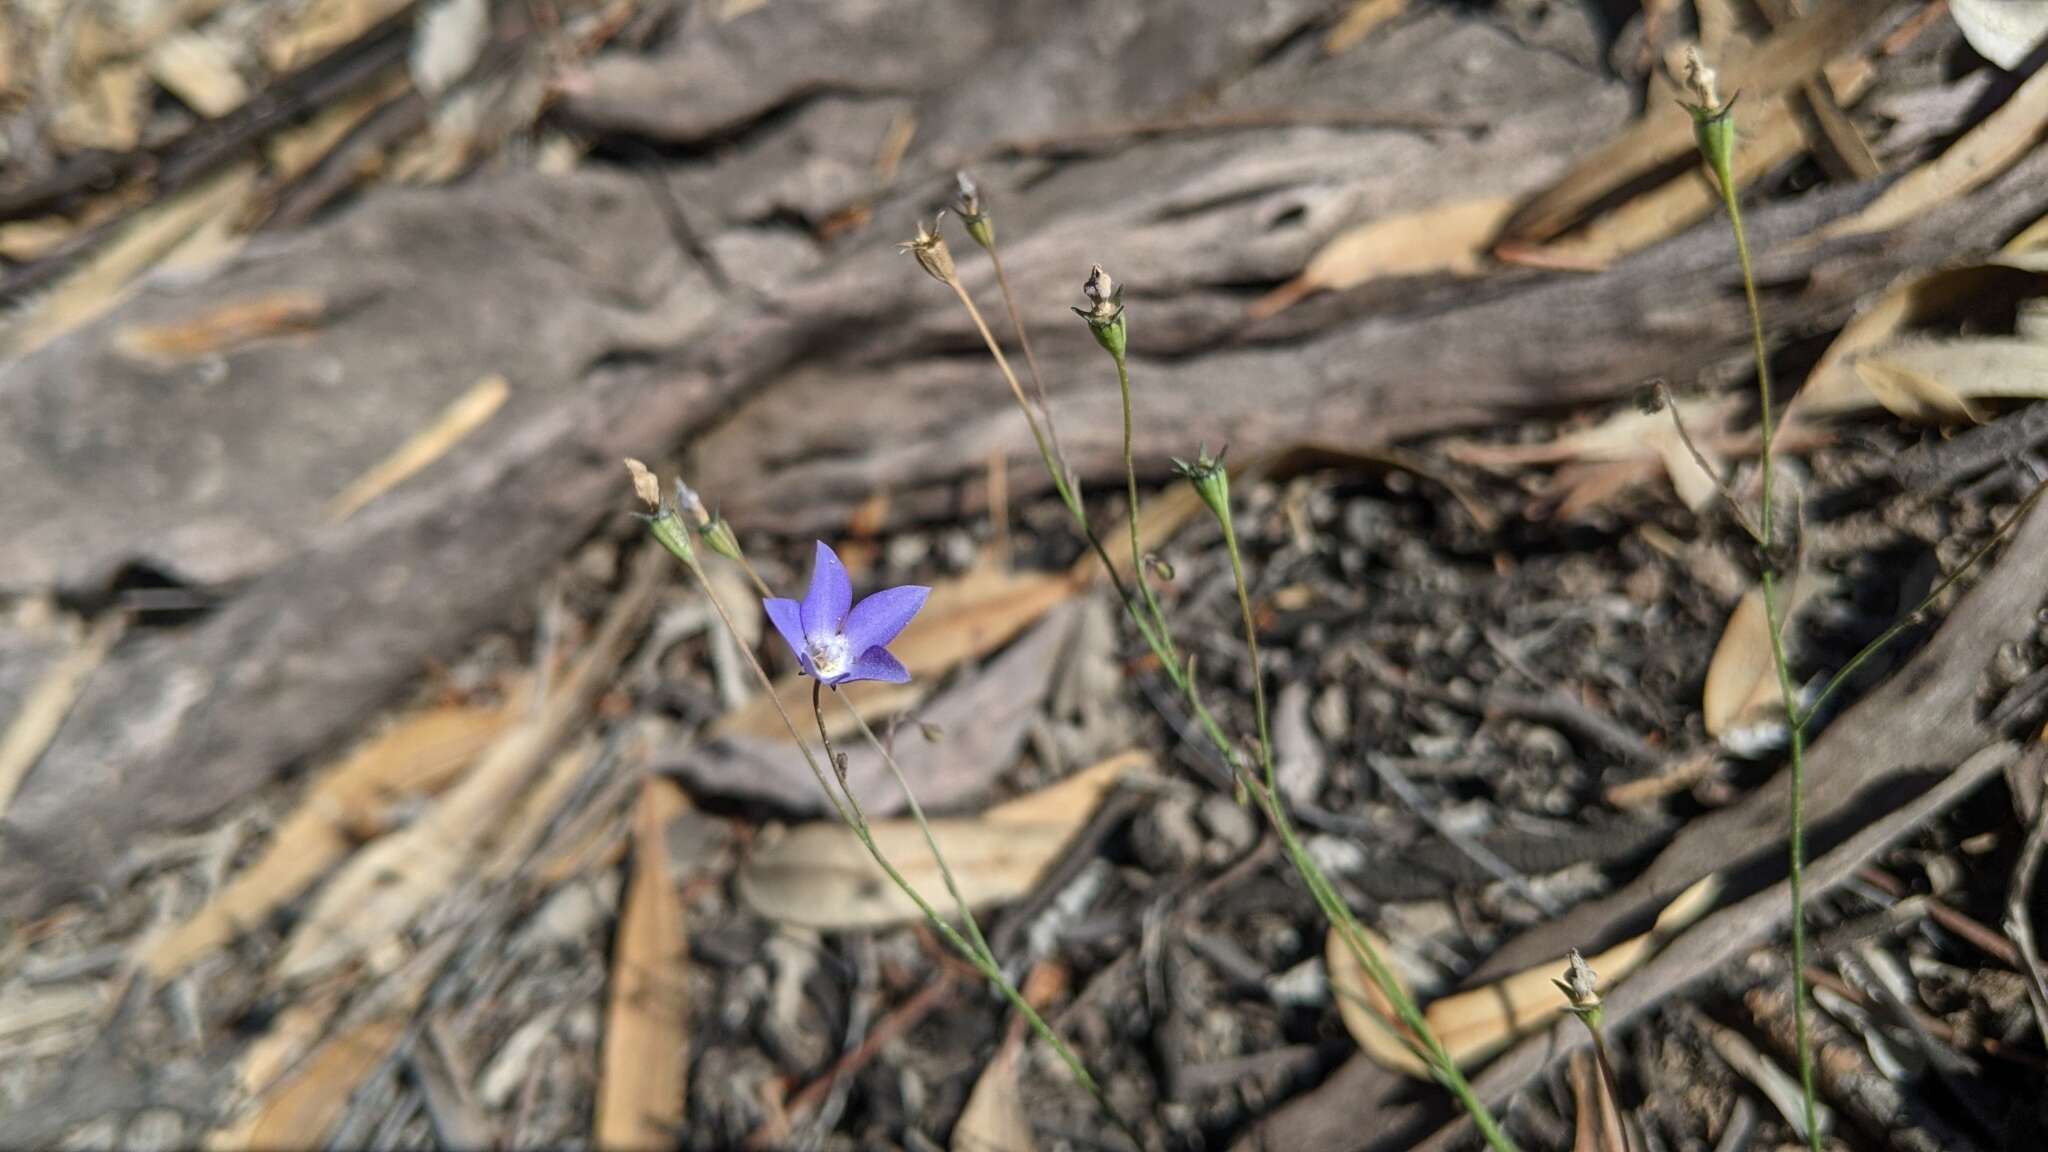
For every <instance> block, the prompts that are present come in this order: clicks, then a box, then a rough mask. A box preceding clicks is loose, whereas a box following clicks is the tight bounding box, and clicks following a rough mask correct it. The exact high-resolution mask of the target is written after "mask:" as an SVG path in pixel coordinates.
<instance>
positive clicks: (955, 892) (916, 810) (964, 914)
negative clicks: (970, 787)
mask: <svg viewBox="0 0 2048 1152" xmlns="http://www.w3.org/2000/svg"><path fill="white" fill-rule="evenodd" d="M818 693H819V685H818V684H817V682H815V681H813V682H812V684H811V707H812V708H817V707H818ZM832 694H833V695H834V696H838V697H839V703H840V704H841V705H843V706H844V707H845V708H846V714H847V715H849V716H851V717H853V722H854V723H855V724H856V725H858V726H859V727H860V734H861V735H862V736H865V737H866V738H867V741H868V744H869V745H870V746H872V747H873V748H874V750H875V752H876V754H878V755H879V756H881V758H882V763H883V764H885V765H887V766H888V768H889V774H890V775H891V776H894V777H895V778H896V786H897V787H899V788H901V789H902V790H903V798H904V800H906V801H908V802H909V805H910V817H911V819H912V820H915V821H916V822H917V830H918V831H919V832H922V833H924V844H925V847H926V848H929V849H931V853H932V860H933V861H934V862H936V863H937V864H938V866H939V875H940V876H941V877H942V878H944V880H945V882H946V891H947V892H948V893H949V894H950V895H951V896H952V897H953V907H954V908H956V909H958V910H959V913H960V922H961V923H963V924H965V925H967V934H968V935H969V936H971V937H973V938H974V946H975V947H976V948H977V949H979V950H980V952H981V954H982V956H983V957H984V958H986V959H987V960H988V962H989V963H991V964H995V963H997V961H996V953H995V949H993V948H990V947H989V946H988V940H987V938H986V937H984V936H983V935H982V934H981V925H980V923H978V922H977V921H976V920H975V918H974V911H973V910H972V909H970V908H969V907H968V906H967V897H966V896H964V895H962V894H961V892H960V883H959V881H958V880H956V879H954V877H953V868H952V866H951V865H950V864H947V863H946V854H945V853H943V852H941V851H939V841H938V838H937V837H936V836H933V835H932V825H931V821H929V820H927V819H925V815H924V805H922V804H919V803H918V802H917V793H916V792H913V791H911V788H910V781H909V779H908V778H906V777H905V776H904V775H903V769H902V768H900V767H898V766H897V764H896V757H895V755H894V754H893V753H891V752H890V751H889V747H888V745H886V744H884V743H882V741H881V738H880V737H878V736H876V735H875V731H874V729H872V728H870V727H868V722H867V718H866V717H865V716H862V715H861V714H860V710H859V709H858V708H855V707H854V706H853V702H852V701H851V700H848V699H847V698H846V697H845V696H844V695H842V694H841V693H840V692H839V690H838V689H836V688H835V689H833V690H832ZM818 731H819V732H821V733H822V732H824V731H825V716H824V713H823V712H820V713H819V715H818Z"/></svg>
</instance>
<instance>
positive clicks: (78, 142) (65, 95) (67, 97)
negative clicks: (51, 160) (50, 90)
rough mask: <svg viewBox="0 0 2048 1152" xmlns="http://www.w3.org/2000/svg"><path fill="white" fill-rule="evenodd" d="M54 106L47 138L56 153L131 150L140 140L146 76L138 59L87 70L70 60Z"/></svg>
mask: <svg viewBox="0 0 2048 1152" xmlns="http://www.w3.org/2000/svg"><path fill="white" fill-rule="evenodd" d="M56 103H57V107H56V115H55V116H54V117H53V118H52V120H51V124H50V136H51V139H52V141H53V142H54V143H55V144H56V145H57V147H58V148H59V149H60V150H62V151H65V152H76V151H81V150H84V149H88V148H101V149H105V150H107V151H109V152H129V151H133V150H134V148H135V146H136V145H137V144H139V143H141V142H142V122H143V113H144V112H145V111H146V110H147V108H148V103H149V77H148V76H146V75H145V74H144V73H143V70H142V62H141V61H139V60H108V61H105V62H103V63H101V64H98V65H96V66H92V67H80V66H79V64H78V62H77V61H76V60H74V61H73V67H71V68H70V69H68V75H67V78H66V82H65V83H64V84H63V85H62V86H61V88H60V89H59V92H58V97H57V102H56Z"/></svg>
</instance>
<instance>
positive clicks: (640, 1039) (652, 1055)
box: [592, 776, 690, 1149]
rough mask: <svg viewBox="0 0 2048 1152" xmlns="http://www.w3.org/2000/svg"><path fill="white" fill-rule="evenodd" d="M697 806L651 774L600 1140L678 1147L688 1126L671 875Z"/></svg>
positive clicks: (613, 999)
mask: <svg viewBox="0 0 2048 1152" xmlns="http://www.w3.org/2000/svg"><path fill="white" fill-rule="evenodd" d="M687 807H688V804H687V802H686V801H685V800H684V799H683V794H682V792H681V791H679V790H678V789H677V788H676V786H675V784H674V783H673V782H671V781H668V780H664V779H662V778H660V777H658V776H657V777H649V778H647V779H646V780H645V781H643V782H642V784H641V791H640V801H639V804H638V805H637V806H636V807H635V808H634V810H633V866H632V874H631V880H630V881H629V883H628V885H627V888H626V896H625V907H624V910H623V911H622V912H621V913H620V915H619V930H618V939H617V941H616V942H615V944H614V947H613V949H612V978H611V991H610V994H609V996H608V997H607V1000H608V1003H607V1006H606V1009H605V1033H604V1065H603V1069H602V1073H601V1075H600V1078H599V1081H598V1096H597V1119H596V1127H595V1129H594V1131H593V1134H592V1135H593V1144H594V1145H595V1146H596V1147H598V1148H648V1149H655V1148H669V1147H672V1146H673V1145H674V1144H675V1141H676V1136H677V1134H678V1133H679V1132H681V1131H682V1127H683V1100H684V1096H685V1095H686V1083H685V1080H686V1074H687V1069H688V1065H689V1009H690V998H689V943H688V935H687V932H688V929H687V928H686V927H685V924H684V920H683V902H682V897H681V894H680V893H679V892H677V890H676V886H675V884H674V882H673V881H672V880H671V879H670V877H669V872H668V828H669V825H670V824H672V823H674V822H675V820H676V818H677V817H679V816H681V815H682V814H683V810H684V809H685V808H687Z"/></svg>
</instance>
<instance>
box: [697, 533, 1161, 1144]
mask: <svg viewBox="0 0 2048 1152" xmlns="http://www.w3.org/2000/svg"><path fill="white" fill-rule="evenodd" d="M659 535H660V534H659V533H657V537H659ZM663 543H664V544H665V545H666V544H667V543H668V541H666V540H664V541H663ZM670 551H671V552H673V553H675V554H676V556H677V557H678V558H679V559H681V560H682V562H683V565H684V567H686V568H688V569H689V572H690V575H691V576H692V577H694V578H695V579H696V581H697V586H698V587H699V588H700V589H702V590H703V592H704V596H705V598H706V599H707V600H709V601H710V602H711V607H712V610H713V611H714V612H716V613H717V614H718V618H719V620H720V622H722V623H723V624H724V625H725V629H726V631H727V632H728V633H730V634H731V635H732V636H733V638H734V639H735V640H737V639H739V636H740V632H739V629H738V628H737V627H736V626H734V624H733V619H732V614H731V613H730V612H728V611H727V610H726V607H725V604H724V602H723V601H721V600H720V599H719V597H718V592H717V591H716V590H715V589H714V588H713V587H712V585H711V581H710V580H709V579H707V578H706V576H705V573H704V568H703V565H702V563H701V562H700V561H699V560H698V559H697V558H696V556H695V554H694V553H693V552H689V551H687V550H684V551H677V550H676V549H675V548H674V547H671V548H670ZM737 647H738V648H739V650H740V652H741V654H742V655H743V656H744V657H745V659H746V663H747V667H748V668H749V669H751V670H752V671H753V673H754V679H755V680H756V682H758V683H759V684H760V686H761V690H762V692H763V693H764V694H766V696H767V698H768V700H769V701H770V702H771V703H772V704H773V705H774V707H775V712H776V715H778V716H780V717H781V718H782V724H783V727H784V728H786V729H788V731H789V738H790V739H791V740H792V741H793V742H795V744H796V746H797V751H798V752H801V753H802V754H803V758H804V764H805V765H806V766H808V767H809V768H810V770H811V775H812V777H814V778H815V779H816V780H817V782H818V787H819V789H820V790H821V791H823V792H824V793H825V798H826V799H827V800H828V801H830V802H831V804H832V808H833V811H834V812H836V813H837V814H838V816H839V819H840V821H841V822H842V823H844V824H845V825H846V826H847V827H848V828H850V829H852V830H853V834H854V836H855V837H857V838H858V839H859V840H860V842H861V845H862V847H864V848H865V849H867V853H868V855H869V856H870V857H872V858H873V859H874V861H875V864H876V866H877V867H879V868H881V870H882V872H883V873H884V874H885V875H887V876H888V877H889V880H890V882H891V883H893V884H895V885H896V887H897V888H898V889H900V890H901V891H902V892H903V894H904V895H905V896H908V897H909V898H910V901H911V903H913V904H915V905H917V909H918V911H919V912H920V913H922V914H923V915H924V918H925V920H926V921H927V922H929V923H930V924H931V926H932V929H933V930H934V931H936V932H937V933H938V934H939V935H940V937H941V938H943V939H944V940H945V941H946V942H947V943H948V944H950V945H951V946H952V947H953V949H954V950H955V951H957V952H958V953H960V955H961V956H963V957H965V958H966V959H967V961H968V962H969V963H971V964H973V965H974V966H975V968H976V969H977V970H978V971H980V972H981V974H982V975H983V976H984V977H985V978H987V979H988V980H989V982H990V983H992V984H994V985H995V986H996V987H997V989H999V990H1000V991H1001V992H1002V994H1003V996H1004V998H1005V999H1007V1000H1008V1001H1009V1002H1010V1004H1011V1006H1012V1007H1014V1008H1016V1009H1017V1011H1018V1012H1019V1013H1021V1014H1022V1015H1023V1017H1024V1019H1025V1021H1026V1022H1027V1023H1029V1024H1030V1025H1031V1027H1032V1030H1033V1031H1035V1032H1037V1033H1038V1035H1039V1037H1040V1038H1041V1039H1043V1040H1044V1041H1045V1042H1046V1044H1047V1045H1048V1046H1049V1047H1051V1048H1052V1050H1053V1051H1054V1053H1055V1054H1057V1055H1058V1056H1059V1058H1060V1060H1061V1062H1062V1063H1064V1064H1066V1066H1067V1068H1068V1070H1069V1071H1071V1072H1072V1073H1073V1075H1074V1079H1075V1081H1076V1082H1077V1083H1079V1084H1080V1085H1081V1087H1082V1088H1084V1089H1086V1090H1087V1092H1088V1094H1089V1096H1090V1097H1092V1098H1093V1099H1094V1101H1095V1104H1096V1106H1097V1107H1099V1108H1100V1109H1101V1110H1102V1113H1103V1115H1105V1116H1107V1117H1108V1118H1109V1119H1110V1122H1111V1123H1113V1124H1115V1125H1116V1127H1117V1129H1118V1130H1119V1131H1121V1132H1123V1134H1124V1135H1125V1136H1126V1137H1127V1138H1129V1139H1130V1141H1131V1142H1132V1145H1133V1146H1134V1147H1137V1148H1143V1147H1144V1140H1143V1139H1142V1138H1141V1137H1140V1136H1139V1135H1138V1133H1137V1131H1136V1129H1135V1128H1133V1127H1132V1126H1131V1124H1130V1122H1129V1121H1127V1120H1125V1119H1124V1118H1123V1116H1122V1114H1121V1113H1119V1112H1118V1111H1117V1110H1116V1108H1115V1107H1114V1106H1113V1105H1111V1104H1110V1102H1109V1097H1108V1096H1107V1095H1106V1094H1104V1092H1103V1091H1102V1086H1101V1085H1100V1084H1098V1083H1097V1082H1096V1080H1095V1077H1094V1076H1092V1075H1090V1074H1089V1072H1088V1069H1087V1067H1086V1066H1085V1065H1083V1064H1082V1063H1081V1058H1080V1057H1079V1056H1078V1055H1076V1054H1075V1053H1074V1050H1073V1049H1072V1048H1069V1047H1068V1046H1067V1043H1066V1041H1064V1040H1062V1039H1061V1038H1060V1036H1059V1034H1058V1033H1057V1032H1055V1031H1053V1028H1052V1025H1050V1024H1048V1023H1046V1021H1045V1018H1044V1017H1042V1016H1040V1015H1039V1014H1038V1010H1037V1009H1036V1008H1033V1007H1032V1006H1031V1003H1030V1001H1028V1000H1026V999H1025V998H1024V995H1023V993H1022V992H1020V991H1019V990H1018V989H1017V987H1016V986H1015V985H1014V984H1012V983H1011V982H1010V980H1009V978H1008V977H1007V976H1005V975H1004V974H1003V970H1002V967H1001V965H999V964H997V963H996V959H995V954H994V953H993V952H992V951H991V950H990V949H989V946H988V942H987V940H986V939H984V938H983V936H982V933H981V928H980V925H978V924H977V923H976V922H975V920H974V916H973V914H972V912H971V911H969V909H968V907H967V903H966V900H965V899H964V898H963V897H962V896H961V893H960V890H959V887H958V886H957V885H956V884H955V882H954V879H953V873H952V870H951V869H950V868H949V867H948V866H947V864H946V861H945V857H944V856H943V855H941V854H940V852H939V847H938V843H937V841H936V840H935V839H934V838H933V837H932V833H931V826H930V825H929V824H928V823H927V822H926V821H925V819H924V812H923V810H922V809H921V808H919V807H918V805H917V799H916V797H915V796H914V795H911V793H910V788H909V784H908V783H907V782H906V781H905V780H904V777H903V773H902V770H901V769H900V768H898V767H897V765H896V761H895V757H893V756H891V755H890V754H889V752H888V749H887V748H885V747H882V745H881V742H880V741H878V740H875V736H874V732H873V731H872V730H871V729H869V727H868V725H867V722H866V721H865V720H863V719H861V717H860V716H859V714H858V713H856V714H855V716H854V719H855V721H856V722H858V723H859V724H860V728H861V731H862V732H863V733H865V734H866V735H867V737H868V739H869V740H875V745H876V747H877V749H879V750H880V751H881V753H882V757H883V760H884V762H885V763H887V764H888V766H889V769H890V771H891V772H893V773H894V774H895V776H896V779H897V781H898V782H899V783H901V784H903V787H904V794H905V795H906V796H909V797H910V804H911V809H912V811H913V812H915V813H916V815H917V822H918V826H919V827H920V828H922V829H924V833H925V842H926V844H927V845H929V846H930V848H931V850H932V855H933V857H934V858H935V859H936V860H937V861H938V862H939V869H940V872H941V873H942V874H943V875H944V876H945V878H946V887H947V889H948V890H949V891H951V892H952V894H953V898H954V900H955V901H956V902H957V903H958V905H959V908H960V915H961V919H962V920H964V921H965V922H966V924H967V926H968V930H969V931H970V932H971V933H972V934H973V936H974V939H973V940H972V941H971V942H970V941H969V940H967V939H965V938H963V937H962V936H961V935H960V933H959V932H958V931H956V930H955V929H954V928H953V926H952V925H951V924H948V923H947V922H946V920H945V918H944V917H942V916H940V915H939V913H938V910H937V909H935V908H933V907H932V906H931V904H930V903H929V902H928V901H926V900H925V898H924V896H923V894H922V893H920V892H918V890H917V888H916V886H915V885H913V884H911V883H910V881H909V880H908V879H907V878H906V877H904V875H903V873H902V872H900V871H898V870H897V868H896V865H895V864H894V863H893V862H892V861H891V860H890V859H889V857H888V854H887V853H885V852H883V851H882V848H881V845H879V844H877V843H876V842H875V838H874V833H873V830H872V829H871V827H870V826H869V823H868V818H867V813H866V812H864V811H862V809H861V806H860V799H859V798H858V797H856V796H855V795H854V794H853V790H852V789H851V788H848V787H846V785H845V781H844V780H843V779H842V780H841V781H840V787H839V788H837V789H834V788H833V787H832V783H831V780H830V779H828V778H827V775H826V772H825V770H824V769H823V768H822V767H820V766H819V764H818V759H817V757H816V755H814V754H813V753H812V751H811V746H810V744H809V742H807V741H806V740H805V739H804V738H803V736H802V735H800V734H799V733H798V731H797V727H796V720H795V719H794V718H793V717H792V716H790V714H789V709H788V708H786V707H784V706H783V703H782V698H781V697H780V696H779V695H777V694H776V691H775V682H774V680H773V679H772V678H770V677H769V675H768V670H767V669H765V668H763V667H762V666H761V661H760V658H759V657H757V656H755V655H754V651H753V649H752V648H750V647H748V646H747V645H746V644H745V643H740V644H738V645H737ZM811 704H812V709H813V711H814V712H815V713H816V716H817V721H818V737H819V739H820V740H821V741H822V742H823V744H824V747H825V752H826V756H827V758H828V759H829V760H830V761H831V763H832V764H833V766H834V770H833V773H832V777H833V778H837V777H838V767H837V766H838V763H839V759H838V756H837V754H836V753H835V752H834V750H833V747H832V738H831V735H830V733H829V732H827V730H826V728H825V716H824V711H823V709H822V708H821V707H820V706H819V698H818V694H817V690H816V686H815V685H813V690H812V694H811ZM848 707H849V709H850V708H851V705H848Z"/></svg>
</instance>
